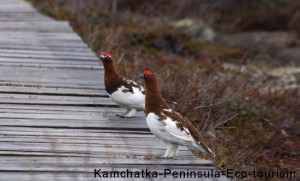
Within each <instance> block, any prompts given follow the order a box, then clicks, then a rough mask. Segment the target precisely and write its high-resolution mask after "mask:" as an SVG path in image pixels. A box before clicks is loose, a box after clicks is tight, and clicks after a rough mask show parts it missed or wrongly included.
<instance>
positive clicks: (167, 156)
mask: <svg viewBox="0 0 300 181" xmlns="http://www.w3.org/2000/svg"><path fill="white" fill-rule="evenodd" d="M161 158H169V159H170V158H174V156H170V155H164V156H162V157H161Z"/></svg>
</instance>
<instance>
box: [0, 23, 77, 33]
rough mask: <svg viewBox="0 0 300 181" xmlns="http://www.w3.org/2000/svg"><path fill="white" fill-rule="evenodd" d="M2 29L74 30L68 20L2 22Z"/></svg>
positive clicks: (0, 25) (0, 27) (36, 30)
mask: <svg viewBox="0 0 300 181" xmlns="http://www.w3.org/2000/svg"><path fill="white" fill-rule="evenodd" d="M0 31H25V32H26V31H31V32H60V33H61V32H70V33H71V32H73V31H72V29H71V28H70V26H69V24H68V23H66V22H52V21H47V22H1V23H0Z"/></svg>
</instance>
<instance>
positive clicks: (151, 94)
mask: <svg viewBox="0 0 300 181" xmlns="http://www.w3.org/2000/svg"><path fill="white" fill-rule="evenodd" d="M142 77H143V79H144V80H145V84H146V110H145V112H146V121H147V124H148V127H149V129H150V131H151V132H152V133H153V134H154V135H155V136H156V137H158V138H159V139H161V140H162V141H163V142H165V143H166V144H167V151H166V153H165V154H164V156H163V157H164V158H172V157H175V156H176V154H177V148H178V145H182V146H187V147H188V148H189V149H190V150H191V151H201V152H203V153H206V154H208V155H210V156H212V157H215V154H214V153H213V152H212V151H211V150H210V149H209V148H208V146H207V145H206V144H205V143H204V141H203V138H202V136H201V134H200V133H199V131H198V130H197V129H196V128H195V127H194V126H193V125H192V124H191V123H190V122H189V121H188V120H186V119H185V118H184V117H182V116H181V115H180V114H179V113H178V112H175V111H173V110H172V109H171V108H170V106H169V105H168V104H167V103H166V101H165V100H164V99H163V97H162V96H161V94H160V92H159V87H158V83H157V80H156V77H155V75H154V74H153V73H152V72H151V71H150V70H145V71H144V73H143V75H142Z"/></svg>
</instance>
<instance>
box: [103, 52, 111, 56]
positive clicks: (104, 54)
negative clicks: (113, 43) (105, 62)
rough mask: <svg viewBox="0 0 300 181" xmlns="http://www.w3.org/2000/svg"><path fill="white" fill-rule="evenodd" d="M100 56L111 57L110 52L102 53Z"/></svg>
mask: <svg viewBox="0 0 300 181" xmlns="http://www.w3.org/2000/svg"><path fill="white" fill-rule="evenodd" d="M100 55H103V56H109V57H110V56H111V54H110V52H101V53H100Z"/></svg>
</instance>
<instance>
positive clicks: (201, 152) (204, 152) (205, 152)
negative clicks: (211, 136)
mask: <svg viewBox="0 0 300 181" xmlns="http://www.w3.org/2000/svg"><path fill="white" fill-rule="evenodd" d="M198 146H200V147H198V149H195V148H189V149H190V150H191V152H192V153H193V154H194V155H195V156H197V157H199V158H203V157H207V156H209V157H211V158H215V157H216V155H215V153H214V152H213V151H211V149H210V148H209V147H207V146H206V145H198Z"/></svg>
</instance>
